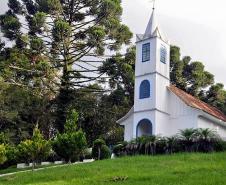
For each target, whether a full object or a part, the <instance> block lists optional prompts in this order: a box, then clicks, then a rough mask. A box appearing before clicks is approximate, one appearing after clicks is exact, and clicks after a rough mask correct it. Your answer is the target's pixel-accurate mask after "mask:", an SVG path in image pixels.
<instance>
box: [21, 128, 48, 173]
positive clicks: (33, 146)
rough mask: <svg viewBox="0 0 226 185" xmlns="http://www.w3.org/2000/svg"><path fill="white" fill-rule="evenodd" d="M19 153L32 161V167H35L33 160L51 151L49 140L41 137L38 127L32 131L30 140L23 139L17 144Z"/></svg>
mask: <svg viewBox="0 0 226 185" xmlns="http://www.w3.org/2000/svg"><path fill="white" fill-rule="evenodd" d="M18 150H19V155H20V157H21V158H23V159H25V160H27V162H32V169H34V167H35V162H37V161H38V160H42V159H44V158H45V157H47V156H48V155H49V153H50V151H51V145H50V142H49V141H47V140H45V139H44V138H43V135H42V134H41V133H40V130H39V129H38V127H36V128H35V129H34V131H33V136H32V138H31V139H30V140H25V141H23V142H21V143H20V144H19V145H18Z"/></svg>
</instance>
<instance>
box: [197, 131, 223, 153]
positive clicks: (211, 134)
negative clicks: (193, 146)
mask: <svg viewBox="0 0 226 185" xmlns="http://www.w3.org/2000/svg"><path fill="white" fill-rule="evenodd" d="M196 137H197V147H198V150H199V151H202V152H212V151H213V150H214V142H216V141H217V140H219V139H220V137H219V136H218V134H217V133H216V131H214V130H211V129H209V128H199V129H197V131H196Z"/></svg>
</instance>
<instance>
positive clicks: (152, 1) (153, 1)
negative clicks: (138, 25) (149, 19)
mask: <svg viewBox="0 0 226 185" xmlns="http://www.w3.org/2000/svg"><path fill="white" fill-rule="evenodd" d="M155 1H156V0H151V1H150V2H151V3H153V6H152V9H153V10H154V9H155Z"/></svg>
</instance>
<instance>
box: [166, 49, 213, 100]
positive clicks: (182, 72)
mask: <svg viewBox="0 0 226 185" xmlns="http://www.w3.org/2000/svg"><path fill="white" fill-rule="evenodd" d="M170 80H171V83H172V84H175V85H176V86H177V87H179V88H181V89H183V90H185V91H187V92H188V93H190V94H192V95H194V96H196V97H198V96H199V93H200V91H201V90H202V89H204V88H207V87H209V86H210V85H212V84H213V83H214V76H213V75H212V74H211V73H209V72H208V71H205V66H204V65H203V64H202V62H198V61H194V62H192V61H191V57H189V56H185V57H183V58H182V59H181V54H180V48H179V47H177V46H171V51H170Z"/></svg>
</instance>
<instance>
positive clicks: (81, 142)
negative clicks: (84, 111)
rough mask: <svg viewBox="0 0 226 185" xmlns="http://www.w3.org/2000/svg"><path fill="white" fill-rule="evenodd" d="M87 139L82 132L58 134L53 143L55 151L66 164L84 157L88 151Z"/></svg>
mask: <svg viewBox="0 0 226 185" xmlns="http://www.w3.org/2000/svg"><path fill="white" fill-rule="evenodd" d="M86 144H87V143H86V137H85V134H84V133H83V132H82V131H81V130H80V131H77V132H73V133H64V134H58V135H57V137H56V139H55V140H54V141H53V144H52V146H53V150H54V151H55V152H56V153H57V155H59V156H60V157H62V158H63V159H64V160H65V161H66V162H72V161H75V160H77V159H78V158H79V156H80V155H83V151H84V150H85V149H86Z"/></svg>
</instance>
